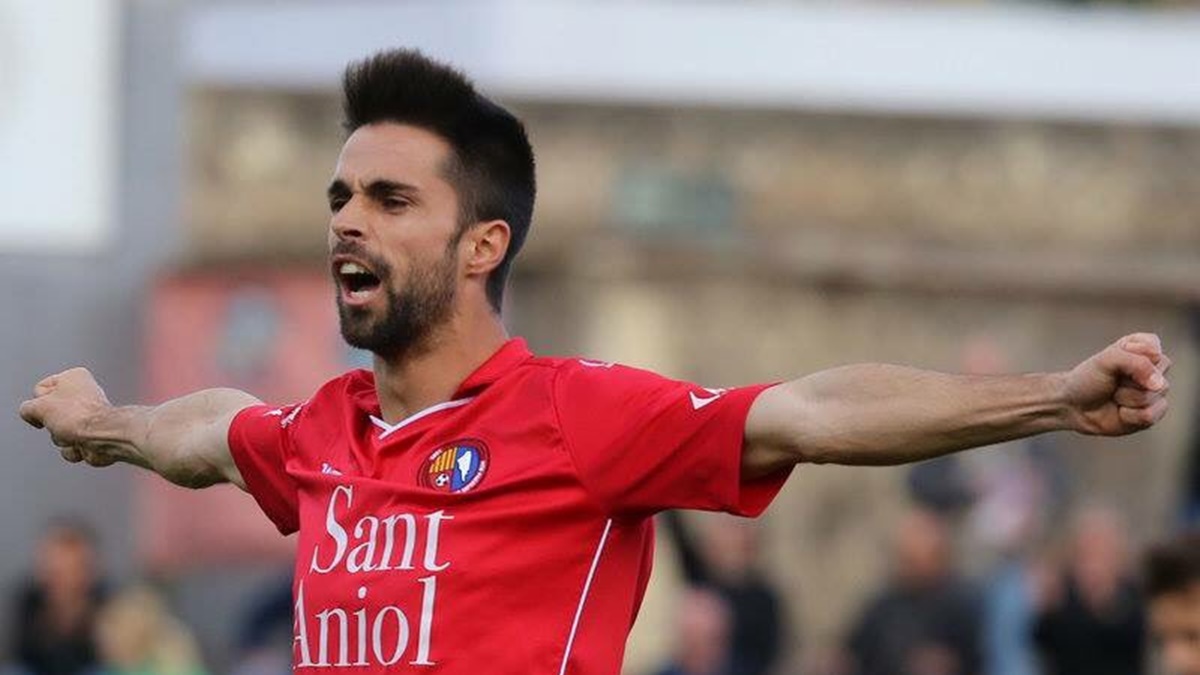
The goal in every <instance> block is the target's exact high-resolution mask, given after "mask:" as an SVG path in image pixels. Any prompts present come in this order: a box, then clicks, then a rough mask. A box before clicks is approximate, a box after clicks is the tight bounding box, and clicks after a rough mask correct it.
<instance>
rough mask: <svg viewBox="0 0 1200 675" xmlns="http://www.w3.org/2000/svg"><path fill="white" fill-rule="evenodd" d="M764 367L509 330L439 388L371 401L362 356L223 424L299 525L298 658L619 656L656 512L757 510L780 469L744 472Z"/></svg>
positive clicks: (414, 662)
mask: <svg viewBox="0 0 1200 675" xmlns="http://www.w3.org/2000/svg"><path fill="white" fill-rule="evenodd" d="M766 386H767V385H760V386H752V387H744V388H736V389H725V390H721V389H705V388H702V387H698V386H695V385H692V384H689V383H686V382H679V381H675V380H670V379H666V378H664V377H661V376H659V375H655V374H653V373H650V372H646V371H642V370H637V369H634V368H627V367H623V366H619V365H614V364H611V363H603V362H598V361H589V360H586V359H571V358H568V359H556V358H541V357H535V356H534V355H533V354H531V353H530V352H529V350H528V349H527V348H526V346H525V343H524V341H522V340H520V339H514V340H511V341H509V342H507V343H506V344H505V345H504V346H503V347H502V348H501V349H500V350H499V351H497V352H496V353H495V354H494V355H493V356H492V357H491V358H490V359H489V360H488V361H487V362H485V363H484V364H483V365H482V366H480V367H479V369H478V370H476V371H475V372H474V373H472V374H471V375H470V376H469V377H467V379H466V380H465V381H464V382H463V383H462V385H461V386H460V387H459V388H458V391H457V392H456V393H455V395H454V397H453V399H452V400H450V401H447V402H445V403H441V404H438V405H435V406H433V407H430V408H427V409H425V410H423V411H421V412H419V413H417V414H415V415H412V416H410V417H408V418H407V419H404V420H402V421H400V422H397V423H395V424H388V423H387V422H385V421H384V420H382V419H380V417H379V415H380V410H379V403H378V399H377V397H376V394H375V385H374V380H373V377H372V375H371V373H369V372H367V371H363V370H358V371H353V372H350V373H347V374H345V375H343V376H341V377H339V378H337V379H335V380H332V381H330V382H329V383H327V384H326V385H324V386H323V387H322V388H321V389H320V390H319V391H317V393H316V394H315V395H314V396H313V397H312V398H311V399H309V400H308V401H306V402H304V403H301V404H298V405H293V406H286V407H282V408H275V407H269V406H254V407H251V408H247V409H245V410H243V411H242V412H240V413H239V414H238V415H237V417H236V418H235V419H234V422H233V424H232V425H231V427H230V430H229V447H230V449H231V451H232V453H233V457H234V460H235V461H236V463H237V466H238V468H239V469H240V470H241V474H242V477H243V478H244V479H245V482H246V486H247V488H248V489H249V491H250V493H251V494H252V495H253V496H254V498H255V500H257V502H258V504H259V505H260V506H261V508H262V509H263V511H265V512H266V514H267V516H268V517H270V519H271V520H272V521H273V522H274V523H275V525H276V526H277V527H278V528H279V530H280V531H281V532H283V533H285V534H288V533H291V532H296V531H298V532H299V541H298V548H297V559H296V569H295V581H294V584H293V594H294V602H295V626H294V654H293V664H294V667H295V668H296V669H297V670H304V669H320V668H333V669H338V672H379V671H382V670H383V669H385V668H389V669H397V670H400V671H403V672H413V673H426V672H427V673H432V674H438V675H442V674H444V675H478V674H479V673H487V674H488V675H564V674H570V675H615V674H616V673H619V672H620V670H621V658H622V655H623V652H624V649H625V640H626V637H627V635H628V633H629V630H630V628H631V626H632V625H633V621H634V618H635V617H636V615H637V611H638V605H639V603H640V602H641V599H642V595H643V592H644V591H645V588H646V583H647V581H648V580H649V575H650V565H651V560H652V556H653V536H654V533H653V524H652V520H651V516H652V515H653V514H654V513H655V512H656V511H659V510H662V509H670V508H691V509H707V510H724V511H730V512H733V513H737V514H743V515H757V514H759V513H760V512H761V511H762V510H763V509H764V508H765V507H766V506H767V504H768V503H769V502H770V501H771V499H772V498H773V497H774V495H775V494H776V492H777V491H778V490H779V488H780V486H781V485H782V484H783V482H784V480H785V479H786V477H787V476H786V473H784V474H782V475H779V476H773V477H771V478H770V479H768V480H763V481H756V482H753V483H746V482H742V481H741V479H740V478H739V472H740V466H741V454H742V438H743V432H744V428H745V421H746V414H747V412H748V411H749V408H750V404H751V403H752V402H753V400H754V398H755V396H757V395H758V393H759V392H761V391H762V390H763V389H765V388H766Z"/></svg>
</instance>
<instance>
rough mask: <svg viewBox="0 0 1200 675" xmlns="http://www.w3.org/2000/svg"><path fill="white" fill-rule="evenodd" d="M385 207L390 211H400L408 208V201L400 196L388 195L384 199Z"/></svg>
mask: <svg viewBox="0 0 1200 675" xmlns="http://www.w3.org/2000/svg"><path fill="white" fill-rule="evenodd" d="M383 208H385V209H387V210H388V211H400V210H402V209H405V208H408V201H407V200H405V199H401V198H399V197H386V198H384V200H383Z"/></svg>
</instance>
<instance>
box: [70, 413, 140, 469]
mask: <svg viewBox="0 0 1200 675" xmlns="http://www.w3.org/2000/svg"><path fill="white" fill-rule="evenodd" d="M141 411H142V409H141V408H138V407H134V406H127V407H117V406H114V405H111V404H110V403H108V402H107V401H104V402H99V403H96V404H95V405H94V407H93V409H92V410H91V411H90V412H88V413H87V414H86V416H85V417H84V423H83V433H82V436H83V439H82V440H83V445H85V446H86V447H87V448H88V449H89V450H91V451H92V452H97V453H100V454H103V455H105V456H107V457H108V458H110V459H112V460H115V461H122V462H129V463H137V462H136V461H135V460H136V456H137V447H138V446H139V442H140V441H141V440H142V439H144V438H145V436H146V432H147V420H146V416H145V415H143V414H139V413H140V412H141Z"/></svg>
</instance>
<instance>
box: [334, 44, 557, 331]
mask: <svg viewBox="0 0 1200 675" xmlns="http://www.w3.org/2000/svg"><path fill="white" fill-rule="evenodd" d="M342 91H343V95H344V98H343V110H344V114H345V120H344V122H343V126H344V127H345V129H346V131H347V133H353V132H354V130H355V129H358V128H359V127H361V126H366V125H370V124H376V123H379V122H395V123H398V124H410V125H412V126H416V127H420V128H422V129H425V130H427V131H431V132H433V133H435V134H437V135H438V136H440V137H442V138H443V139H445V141H446V142H447V143H448V144H449V145H450V147H451V150H452V152H453V155H452V157H451V159H450V161H449V162H448V166H446V167H444V170H445V172H446V178H447V180H448V181H449V182H450V184H451V186H453V187H454V189H455V192H456V193H457V194H458V202H459V234H460V235H461V233H462V232H463V231H465V230H466V228H468V227H469V226H471V225H473V224H475V223H479V222H485V221H489V220H503V221H504V222H506V223H508V227H509V229H510V230H511V233H512V234H511V239H510V241H509V245H508V251H507V252H506V253H505V255H504V260H503V261H502V262H501V263H500V265H499V266H498V267H496V269H494V270H492V272H491V274H490V275H489V276H488V279H487V297H488V302H489V303H490V304H491V305H492V307H493V309H495V310H496V311H497V312H499V311H500V306H501V303H502V301H503V298H504V285H505V282H506V280H507V278H508V272H509V269H510V268H511V266H512V261H513V258H515V257H516V255H517V253H518V252H519V251H520V250H521V246H522V244H524V243H525V236H526V234H527V233H528V232H529V225H530V221H531V220H532V218H533V202H534V196H535V194H536V191H537V188H536V183H535V179H534V160H533V149H532V148H531V147H530V145H529V139H528V138H527V137H526V135H525V127H524V125H522V124H521V121H520V120H518V119H517V118H516V117H515V116H514V115H513V114H512V113H510V112H508V111H507V110H505V109H504V108H502V107H500V106H499V105H497V104H496V103H494V102H492V101H490V100H489V99H487V98H486V97H485V96H483V95H482V94H480V93H479V92H477V91H476V90H475V86H474V84H472V82H471V81H470V80H469V79H468V78H467V77H466V76H465V75H464V74H463V73H461V72H460V71H458V70H456V69H454V68H452V67H450V66H448V65H445V64H443V63H438V62H437V61H434V60H432V59H430V58H429V57H427V56H425V55H424V54H422V53H420V52H418V51H416V50H412V49H392V50H388V51H383V52H379V53H377V54H375V55H373V56H370V57H368V58H366V59H364V60H362V61H358V62H355V63H351V64H350V65H349V66H347V67H346V71H345V73H344V75H343V76H342Z"/></svg>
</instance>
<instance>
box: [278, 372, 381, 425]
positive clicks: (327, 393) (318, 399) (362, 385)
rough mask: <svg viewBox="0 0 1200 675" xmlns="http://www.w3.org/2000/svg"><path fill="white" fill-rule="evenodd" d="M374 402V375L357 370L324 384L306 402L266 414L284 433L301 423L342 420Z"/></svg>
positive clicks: (369, 406) (282, 407)
mask: <svg viewBox="0 0 1200 675" xmlns="http://www.w3.org/2000/svg"><path fill="white" fill-rule="evenodd" d="M374 400H375V378H374V375H372V373H371V372H370V371H367V370H362V369H358V370H351V371H349V372H346V373H342V374H341V375H338V376H337V377H335V378H333V379H331V380H329V381H327V382H325V383H324V384H322V385H321V386H320V387H319V388H317V390H316V391H315V392H313V394H312V395H311V396H309V397H308V398H307V399H304V400H302V401H297V402H294V403H290V404H288V405H283V406H278V407H275V408H274V409H271V410H268V411H267V412H266V413H265V414H267V415H274V416H278V417H279V422H280V426H281V427H283V428H285V429H286V428H288V427H293V426H297V425H298V424H299V423H300V422H305V423H306V424H312V423H313V422H314V421H331V420H336V419H341V418H343V417H345V416H346V415H348V414H351V411H353V410H356V409H359V408H362V409H371V407H372V404H373V402H374Z"/></svg>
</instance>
